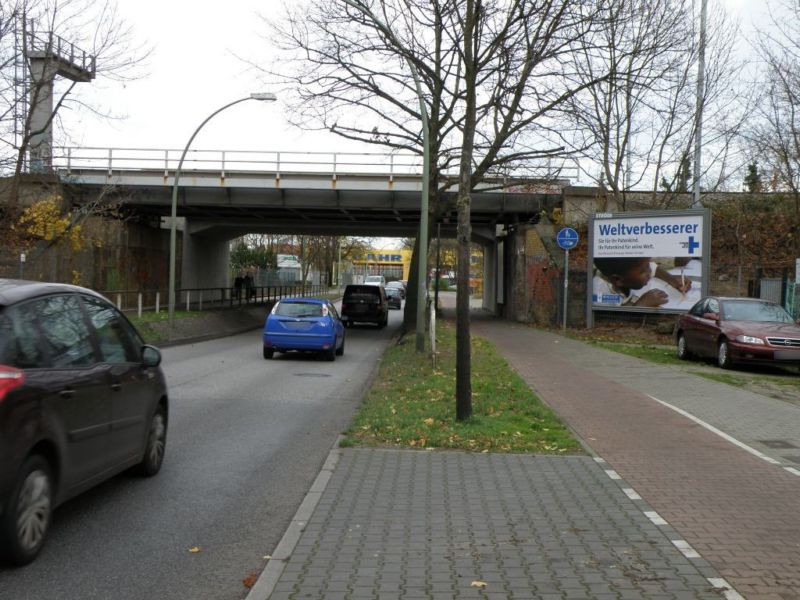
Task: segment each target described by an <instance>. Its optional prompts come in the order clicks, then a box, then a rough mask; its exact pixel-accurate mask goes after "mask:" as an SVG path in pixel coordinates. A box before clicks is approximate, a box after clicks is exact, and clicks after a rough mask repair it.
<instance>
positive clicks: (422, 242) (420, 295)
mask: <svg viewBox="0 0 800 600" xmlns="http://www.w3.org/2000/svg"><path fill="white" fill-rule="evenodd" d="M342 2H344V3H345V4H347V5H348V6H350V7H352V8H355V9H356V10H358V11H359V12H361V14H363V15H364V16H366V17H369V18H370V19H371V20H372V22H373V23H375V24H376V25H377V26H378V27H379V28H380V30H381V32H382V33H383V35H385V36H386V37H387V38H388V39H389V40H391V41H393V42H394V41H396V39H395V36H394V34H393V33H392V30H391V29H389V27H387V26H386V25H385V24H384V23H383V21H381V20H380V19H379V18H378V17H377V16H376V15H375V14H374V13H373V12H372V11H370V9H369V8H367V7H366V6H364V5H363V4H361V3H360V2H355V0H342ZM406 62H407V63H408V69H409V71H411V76H412V77H413V78H414V85H415V87H416V91H417V99H418V100H419V114H420V120H421V121H422V197H421V199H420V206H419V213H420V214H419V237H418V239H419V263H418V269H417V279H418V281H417V336H416V347H417V352H425V299H426V296H427V294H426V292H427V291H428V290H427V287H428V286H427V283H428V276H427V275H428V273H427V271H428V190H429V188H430V170H429V168H428V165H429V164H430V143H429V140H428V137H429V135H428V109H427V108H426V107H425V97H424V96H423V95H422V83H421V82H420V78H419V73H418V72H417V67H416V66H415V65H414V63H413V62H412V61H411V59H410V58H409V57H408V56H406Z"/></svg>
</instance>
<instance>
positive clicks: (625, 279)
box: [588, 210, 711, 323]
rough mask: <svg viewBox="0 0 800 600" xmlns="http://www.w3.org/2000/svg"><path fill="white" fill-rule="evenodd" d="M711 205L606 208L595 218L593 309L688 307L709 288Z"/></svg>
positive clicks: (669, 309) (591, 260)
mask: <svg viewBox="0 0 800 600" xmlns="http://www.w3.org/2000/svg"><path fill="white" fill-rule="evenodd" d="M710 231H711V228H710V215H709V212H708V211H706V210H687V211H659V212H630V213H616V214H610V213H600V214H596V215H595V216H594V217H592V218H590V220H589V268H588V273H589V279H590V281H589V289H590V290H591V292H590V298H589V302H588V309H589V317H590V318H589V322H590V323H591V311H592V310H625V311H635V312H638V311H647V312H684V311H686V310H688V309H689V308H691V307H692V306H693V305H694V304H695V303H696V302H697V301H698V300H699V299H700V298H701V297H702V296H704V295H705V294H706V293H707V290H708V269H709V258H710Z"/></svg>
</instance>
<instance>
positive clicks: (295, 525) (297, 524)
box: [245, 436, 342, 600]
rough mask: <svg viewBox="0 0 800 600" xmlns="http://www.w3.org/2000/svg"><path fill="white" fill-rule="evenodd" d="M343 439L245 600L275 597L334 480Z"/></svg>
mask: <svg viewBox="0 0 800 600" xmlns="http://www.w3.org/2000/svg"><path fill="white" fill-rule="evenodd" d="M341 439H342V436H339V438H337V440H336V443H335V444H334V447H333V449H332V450H331V451H330V452H329V453H328V458H327V459H326V460H325V463H324V464H323V465H322V469H321V470H320V472H319V474H318V475H317V478H316V479H315V480H314V483H312V484H311V488H310V489H309V490H308V492H307V493H306V496H305V498H303V502H301V503H300V508H298V509H297V513H295V515H294V518H292V520H291V522H290V523H289V527H288V528H287V529H286V532H285V533H284V534H283V537H282V538H281V541H280V542H278V545H277V546H276V547H275V551H274V552H273V553H272V556H271V558H270V559H269V562H268V563H267V566H266V567H264V570H263V571H262V572H261V575H259V577H258V580H257V581H256V583H255V585H254V586H253V587H252V588H251V589H250V592H249V593H248V594H247V597H246V598H245V600H266V599H267V598H269V597H270V595H271V594H272V590H273V589H275V585H276V584H277V583H278V580H279V579H280V577H281V575H282V574H283V570H284V569H285V568H286V564H287V563H288V561H289V558H290V557H291V556H292V552H293V551H294V547H295V546H296V545H297V542H298V541H299V540H300V536H301V535H302V533H303V530H304V529H305V526H306V523H308V520H309V519H310V518H311V515H313V514H314V510H315V509H316V508H317V504H319V501H320V498H322V494H323V492H324V491H325V488H327V487H328V482H329V481H330V479H331V477H332V476H333V471H334V469H335V468H336V464H337V463H338V462H339V457H340V455H341V450H339V448H338V446H339V442H340V441H341Z"/></svg>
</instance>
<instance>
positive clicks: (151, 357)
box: [142, 345, 161, 367]
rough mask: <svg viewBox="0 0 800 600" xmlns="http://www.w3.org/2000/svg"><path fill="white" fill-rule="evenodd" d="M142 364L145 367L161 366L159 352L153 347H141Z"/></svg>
mask: <svg viewBox="0 0 800 600" xmlns="http://www.w3.org/2000/svg"><path fill="white" fill-rule="evenodd" d="M142 364H143V365H144V366H145V367H157V366H158V365H160V364H161V351H160V350H159V349H158V348H156V347H155V346H149V345H145V346H142Z"/></svg>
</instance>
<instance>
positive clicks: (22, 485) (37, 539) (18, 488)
mask: <svg viewBox="0 0 800 600" xmlns="http://www.w3.org/2000/svg"><path fill="white" fill-rule="evenodd" d="M160 362H161V353H160V352H159V351H158V350H157V349H156V348H154V347H153V346H148V345H146V344H145V343H144V341H143V340H142V338H141V336H140V335H139V333H138V332H137V331H136V330H135V329H134V328H133V326H132V325H131V324H130V322H129V321H128V319H126V318H125V316H124V315H123V314H122V313H120V312H119V311H118V310H117V309H116V308H115V307H114V305H112V304H111V303H110V302H108V301H107V300H106V299H105V298H103V297H102V296H101V295H100V294H97V293H95V292H93V291H91V290H88V289H86V288H81V287H77V286H71V285H61V284H52V283H38V282H31V281H18V280H10V279H0V560H2V561H4V562H10V563H12V564H17V565H21V564H25V563H28V562H30V561H32V560H33V559H34V558H36V555H37V554H38V553H39V551H40V550H41V549H42V545H43V544H44V541H45V537H46V535H47V530H48V529H49V526H50V521H51V519H52V513H53V509H54V508H55V507H56V506H58V505H59V504H61V503H62V502H64V501H65V500H67V499H69V498H71V497H73V496H75V495H77V494H79V493H80V492H82V491H84V490H86V489H88V488H90V487H92V486H94V485H96V484H98V483H100V482H101V481H104V480H106V479H108V478H109V477H111V476H112V475H115V474H116V473H119V472H120V471H122V470H124V469H127V468H129V467H136V468H137V470H138V471H139V473H140V474H142V475H145V476H150V475H155V474H156V473H158V471H159V469H160V468H161V463H162V461H163V460H164V448H165V444H166V439H167V421H168V405H167V385H166V381H165V379H164V374H163V372H162V371H161V368H160V367H159V363H160Z"/></svg>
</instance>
